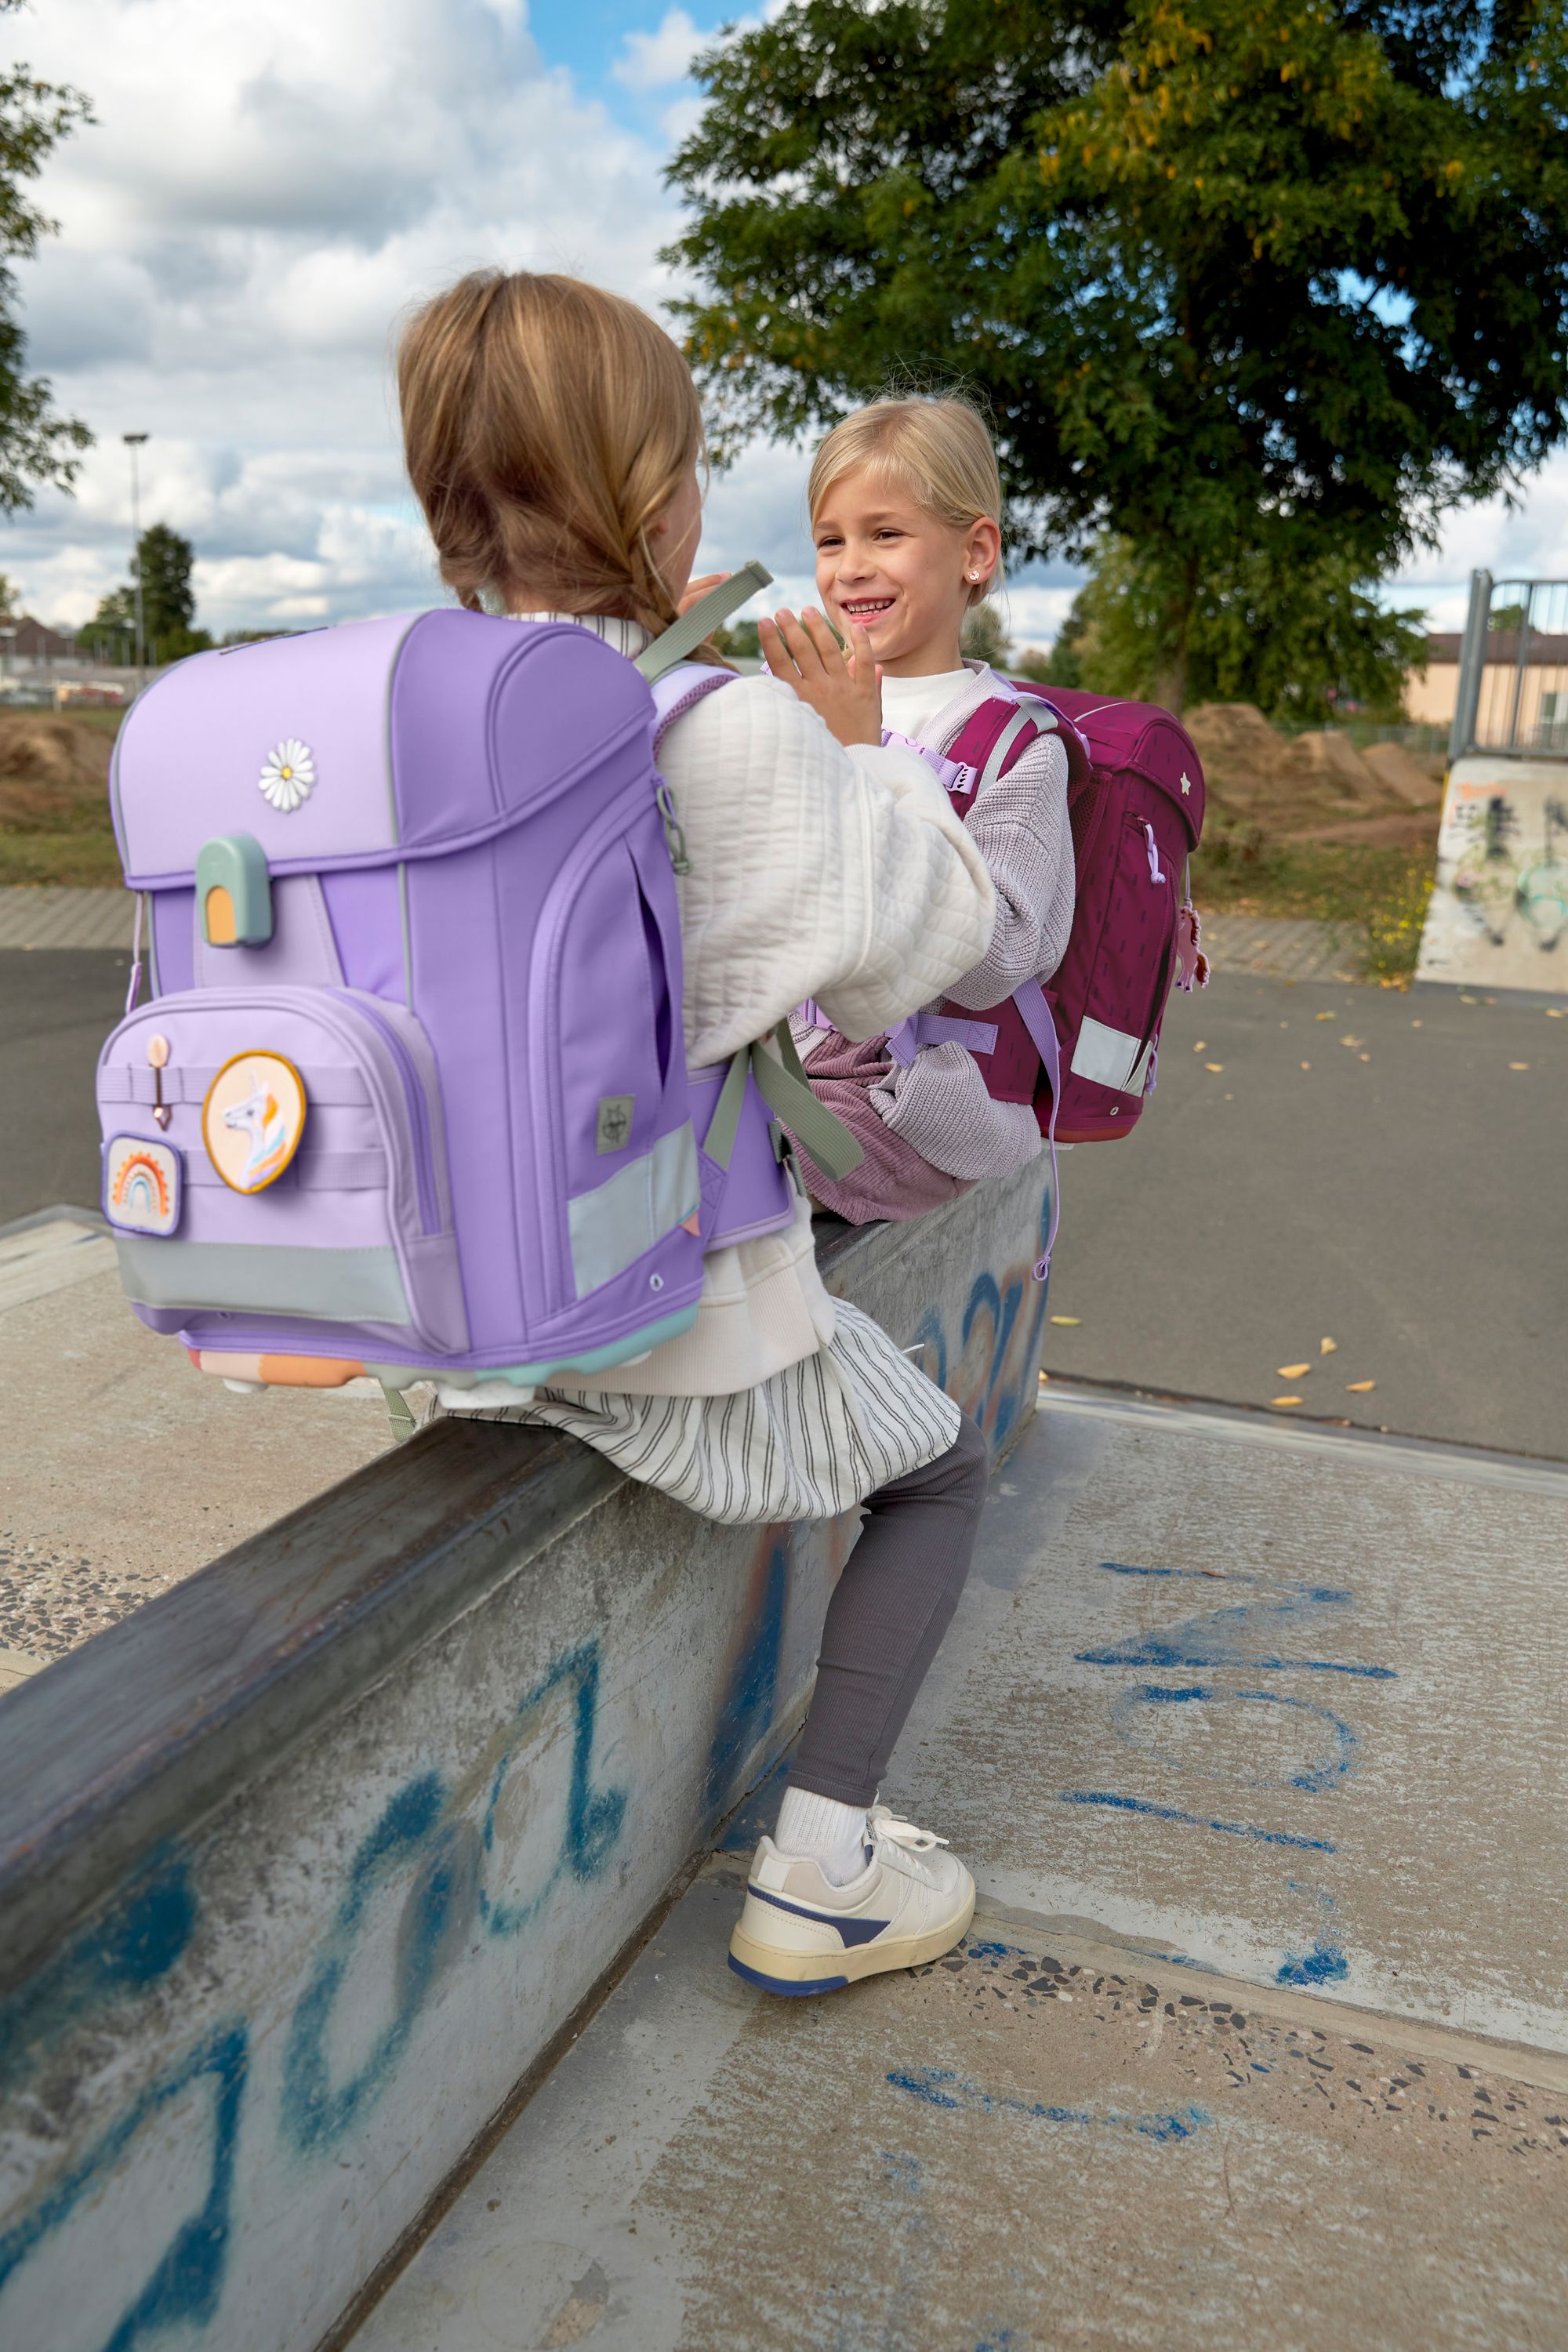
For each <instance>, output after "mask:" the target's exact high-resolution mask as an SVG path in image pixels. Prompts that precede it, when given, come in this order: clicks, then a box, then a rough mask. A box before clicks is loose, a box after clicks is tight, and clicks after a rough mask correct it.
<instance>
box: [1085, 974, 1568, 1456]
mask: <svg viewBox="0 0 1568 2352" xmlns="http://www.w3.org/2000/svg"><path fill="white" fill-rule="evenodd" d="M1303 1064H1306V1065H1309V1066H1308V1067H1305V1068H1304V1067H1303ZM1565 1106H1568V1017H1561V1018H1554V1017H1552V1015H1551V1014H1549V1013H1547V1012H1546V1011H1545V1010H1544V1009H1543V1008H1542V1007H1540V1006H1536V1007H1532V1008H1527V1007H1525V1006H1523V1005H1521V1004H1518V1003H1508V1002H1506V1001H1505V1000H1502V999H1500V1000H1498V1001H1497V1002H1496V1003H1489V1002H1487V1001H1486V1000H1484V999H1482V998H1479V997H1477V998H1476V999H1474V1000H1473V1001H1467V1000H1466V999H1465V998H1464V997H1461V996H1460V995H1459V994H1458V992H1454V991H1451V990H1447V989H1441V990H1439V989H1432V990H1426V989H1421V990H1417V991H1415V992H1413V993H1412V994H1410V995H1402V994H1400V993H1399V992H1396V991H1392V990H1389V991H1384V990H1381V989H1374V988H1362V987H1345V986H1332V985H1329V984H1326V983H1312V982H1295V983H1291V982H1287V981H1281V980H1260V979H1257V978H1253V977H1251V976H1247V975H1241V974H1237V973H1223V972H1222V973H1216V974H1215V978H1214V979H1213V980H1212V981H1211V982H1210V984H1209V986H1208V988H1207V990H1206V991H1204V992H1199V993H1196V994H1194V996H1192V997H1182V996H1178V997H1176V999H1175V1000H1174V1002H1173V1006H1172V1009H1171V1012H1170V1013H1169V1014H1168V1016H1167V1019H1166V1023H1165V1035H1164V1042H1163V1046H1162V1049H1161V1055H1160V1067H1159V1084H1158V1088H1157V1091H1156V1093H1155V1095H1154V1097H1153V1099H1152V1101H1151V1102H1150V1104H1149V1105H1148V1107H1147V1108H1146V1110H1145V1112H1144V1115H1143V1118H1142V1121H1141V1122H1140V1124H1139V1126H1138V1128H1137V1129H1135V1130H1134V1131H1133V1133H1132V1134H1131V1135H1130V1136H1129V1137H1128V1138H1127V1139H1125V1140H1124V1141H1120V1142H1117V1143H1114V1144H1097V1145H1090V1146H1084V1145H1080V1146H1079V1147H1078V1148H1077V1149H1076V1150H1074V1151H1073V1152H1072V1153H1071V1154H1070V1156H1069V1157H1068V1158H1067V1159H1066V1160H1064V1161H1063V1163H1062V1225H1061V1237H1060V1240H1059V1242H1058V1248H1057V1255H1056V1264H1055V1271H1054V1274H1053V1276H1052V1283H1051V1298H1050V1311H1051V1314H1052V1315H1053V1317H1055V1316H1073V1317H1077V1318H1079V1320H1078V1321H1077V1322H1075V1323H1060V1322H1055V1321H1053V1322H1052V1323H1051V1324H1050V1326H1049V1327H1048V1329H1049V1338H1048V1341H1047V1351H1046V1362H1047V1366H1048V1367H1049V1369H1050V1370H1052V1371H1053V1372H1056V1373H1058V1374H1062V1375H1066V1376H1068V1377H1071V1378H1078V1379H1088V1380H1093V1381H1117V1382H1123V1383H1126V1384H1128V1385H1130V1386H1134V1387H1141V1388H1145V1389H1151V1390H1154V1391H1163V1392H1166V1393H1170V1394H1173V1395H1178V1396H1189V1397H1209V1398H1215V1399H1218V1400H1221V1401H1223V1402H1229V1403H1239V1404H1251V1405H1263V1406H1268V1405H1270V1404H1271V1403H1272V1402H1273V1400H1274V1399H1275V1398H1277V1397H1281V1396H1295V1397H1300V1400H1301V1403H1300V1406H1299V1407H1281V1408H1279V1410H1281V1411H1282V1412H1300V1413H1301V1414H1303V1415H1306V1416H1310V1417H1312V1418H1314V1419H1323V1420H1336V1419H1344V1420H1346V1421H1350V1422H1352V1423H1357V1424H1360V1425H1363V1426H1365V1427H1369V1428H1373V1429H1377V1428H1385V1429H1390V1430H1394V1431H1399V1432H1403V1433H1407V1434H1410V1435H1415V1436H1424V1437H1439V1438H1447V1439H1451V1440H1454V1441H1456V1442H1458V1443H1460V1444H1472V1445H1484V1446H1490V1447H1498V1448H1501V1449H1503V1450H1506V1451H1508V1452H1510V1453H1523V1454H1551V1455H1555V1456H1563V1455H1568V1121H1565V1118H1564V1109H1565ZM1324 1339H1332V1340H1334V1341H1335V1342H1336V1346H1335V1348H1334V1349H1333V1351H1332V1352H1331V1353H1326V1354H1325V1353H1324V1352H1322V1342H1323V1340H1324ZM1301 1364H1305V1365H1307V1366H1309V1367H1310V1369H1309V1370H1307V1371H1306V1372H1304V1373H1298V1372H1294V1371H1291V1370H1289V1369H1287V1368H1289V1367H1291V1366H1297V1365H1301ZM1360 1381H1375V1383H1376V1386H1375V1387H1374V1388H1372V1389H1370V1390H1363V1391H1359V1392H1357V1391H1355V1390H1353V1389H1352V1385H1351V1384H1352V1383H1353V1382H1360Z"/></svg>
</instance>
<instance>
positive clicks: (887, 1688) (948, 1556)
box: [790, 1413, 990, 1805]
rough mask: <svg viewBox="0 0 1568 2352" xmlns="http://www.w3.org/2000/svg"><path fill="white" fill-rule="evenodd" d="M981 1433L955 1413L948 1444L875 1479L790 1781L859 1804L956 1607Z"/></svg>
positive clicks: (876, 1778)
mask: <svg viewBox="0 0 1568 2352" xmlns="http://www.w3.org/2000/svg"><path fill="white" fill-rule="evenodd" d="M989 1469H990V1465H989V1460H988V1457H987V1454H986V1449H985V1440H984V1437H983V1436H982V1435H981V1433H980V1432H979V1430H978V1429H977V1428H976V1426H975V1424H974V1423H973V1421H971V1420H970V1418H969V1415H968V1414H967V1413H965V1414H964V1416H963V1421H962V1422H961V1423H960V1424H959V1431H958V1437H957V1440H956V1442H955V1443H954V1444H953V1445H952V1448H951V1450H950V1451H949V1452H948V1453H946V1454H939V1455H938V1457H937V1459H936V1460H935V1461H934V1462H928V1463H927V1464H926V1465H925V1467H924V1469H923V1470H911V1471H910V1474H909V1476H908V1477H907V1478H895V1479H894V1480H893V1482H892V1484H891V1485H890V1486H880V1487H879V1488H878V1490H877V1492H876V1493H875V1494H874V1495H873V1496H871V1498H870V1500H869V1501H868V1504H867V1506H866V1524H865V1526H864V1527H863V1528H862V1529H861V1531H860V1539H859V1541H858V1543H857V1545H856V1546H855V1549H854V1550H853V1551H852V1552H851V1553H850V1555H849V1561H848V1565H847V1567H846V1569H845V1570H844V1573H843V1575H842V1576H841V1577H840V1578H839V1580H838V1586H837V1591H835V1593H834V1595H833V1598H832V1600H831V1601H829V1602H828V1604H827V1622H826V1625H825V1626H824V1627H823V1632H822V1654H821V1656H820V1657H819V1658H818V1660H817V1665H816V1696H814V1697H813V1699H812V1702H811V1712H810V1714H809V1715H808V1716H807V1717H806V1718H805V1731H804V1732H803V1733H802V1735H801V1742H800V1747H799V1748H798V1749H797V1751H796V1753H795V1761H794V1763H793V1764H792V1765H791V1767H790V1780H791V1783H792V1784H793V1786H794V1787H795V1788H797V1789H808V1790H811V1791H812V1793H813V1794H814V1795H816V1796H818V1797H835V1798H837V1801H838V1802H839V1803H840V1804H841V1805H868V1804H869V1803H870V1802H871V1800H872V1799H873V1797H875V1795H876V1793H877V1790H878V1787H879V1783H880V1781H881V1778H882V1774H883V1772H884V1771H885V1770H886V1769H887V1764H888V1759H889V1756H890V1755H891V1754H892V1752H893V1743H894V1741H895V1740H896V1739H897V1738H898V1736H899V1734H900V1731H901V1730H902V1729H903V1727H904V1721H905V1718H906V1717H907V1716H908V1714H909V1711H910V1707H911V1706H913V1705H914V1701H915V1694H916V1692H917V1691H918V1690H919V1689H920V1686H921V1683H922V1682H923V1681H924V1680H925V1676H926V1670H927V1668H928V1667H929V1666H930V1664H931V1660H932V1659H933V1658H934V1657H935V1655H936V1654H937V1650H938V1648H939V1647H940V1645H941V1643H942V1635H943V1634H944V1633H946V1631H947V1629H948V1626H949V1624H950V1622H952V1612H953V1611H954V1610H955V1609H956V1608H957V1606H958V1596H959V1594H960V1593H961V1592H962V1591H963V1580H964V1579H965V1577H966V1576H967V1575H968V1574H969V1561H970V1556H971V1554H972V1553H973V1549H974V1538H975V1534H976V1531H977V1529H978V1528H979V1525H980V1514H981V1511H982V1509H983V1508H984V1503H985V1485H986V1479H987V1476H988V1475H989Z"/></svg>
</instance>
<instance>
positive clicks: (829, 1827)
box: [773, 1788, 866, 1886]
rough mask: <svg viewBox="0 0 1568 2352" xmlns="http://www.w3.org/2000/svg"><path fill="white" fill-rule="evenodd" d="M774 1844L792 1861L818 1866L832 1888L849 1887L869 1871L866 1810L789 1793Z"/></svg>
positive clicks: (807, 1792)
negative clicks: (867, 1865)
mask: <svg viewBox="0 0 1568 2352" xmlns="http://www.w3.org/2000/svg"><path fill="white" fill-rule="evenodd" d="M773 1843H774V1844H775V1845H776V1846H777V1848H778V1850H779V1852H780V1853H783V1854H787V1855H788V1856H789V1857H790V1859H791V1860H792V1861H800V1862H805V1861H810V1862H815V1863H816V1866H817V1868H818V1869H819V1870H820V1871H821V1873H822V1874H823V1876H824V1878H826V1881H827V1883H828V1885H830V1886H844V1885H847V1883H848V1881H849V1880H850V1879H852V1878H858V1877H859V1875H860V1874H861V1872H862V1871H863V1870H864V1869H865V1867H866V1809H865V1807H864V1805H841V1804H839V1803H838V1801H837V1799H836V1798H833V1797H816V1796H814V1795H813V1794H812V1792H811V1790H809V1789H793V1788H792V1789H786V1790H784V1803H783V1804H782V1805H781V1806H780V1807H779V1821H778V1827H777V1829H775V1830H774V1832H773Z"/></svg>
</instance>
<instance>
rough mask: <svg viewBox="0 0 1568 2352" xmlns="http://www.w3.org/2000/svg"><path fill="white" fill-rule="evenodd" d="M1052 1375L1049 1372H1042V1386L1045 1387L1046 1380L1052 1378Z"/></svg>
mask: <svg viewBox="0 0 1568 2352" xmlns="http://www.w3.org/2000/svg"><path fill="white" fill-rule="evenodd" d="M1050 1377H1051V1376H1050V1374H1049V1372H1042V1373H1041V1374H1040V1386H1041V1387H1042V1388H1044V1387H1045V1385H1046V1382H1047V1381H1048V1380H1049V1379H1050Z"/></svg>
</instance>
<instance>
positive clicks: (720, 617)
mask: <svg viewBox="0 0 1568 2352" xmlns="http://www.w3.org/2000/svg"><path fill="white" fill-rule="evenodd" d="M772 585H773V573H772V572H770V571H769V570H768V568H767V566H766V564H765V563H759V562H758V561H757V560H756V558H755V557H754V556H753V557H752V561H751V562H750V563H742V566H741V568H740V570H739V571H738V572H731V574H730V576H729V578H728V579H727V580H721V581H720V583H719V585H718V586H717V588H710V590H709V591H708V593H707V595H706V596H700V597H699V598H698V600H697V602H696V604H693V605H691V606H689V609H688V610H687V611H686V612H684V613H682V614H681V616H680V618H679V621H672V622H671V623H670V625H669V627H668V629H666V630H665V632H664V635H662V636H658V637H655V639H654V641H653V643H652V645H651V646H645V648H644V649H643V651H642V652H641V653H640V654H639V655H638V656H637V664H636V667H637V668H638V669H640V670H641V672H642V674H643V676H644V677H646V678H647V682H648V684H649V685H650V686H652V685H653V683H654V681H655V680H656V679H657V678H660V677H663V675H664V673H665V671H666V670H667V669H673V668H674V667H675V666H676V664H677V663H678V662H683V661H684V660H685V659H686V657H687V656H688V655H689V654H694V653H695V652H696V651H697V648H698V646H700V644H701V643H702V640H703V638H704V637H706V636H708V635H710V633H711V632H712V631H713V630H714V629H716V628H717V627H718V626H719V624H720V622H721V621H727V620H728V619H729V617H730V615H731V613H738V612H739V611H740V609H741V607H742V604H750V603H751V601H752V597H753V596H754V595H756V593H758V591H759V589H763V588H770V587H772Z"/></svg>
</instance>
